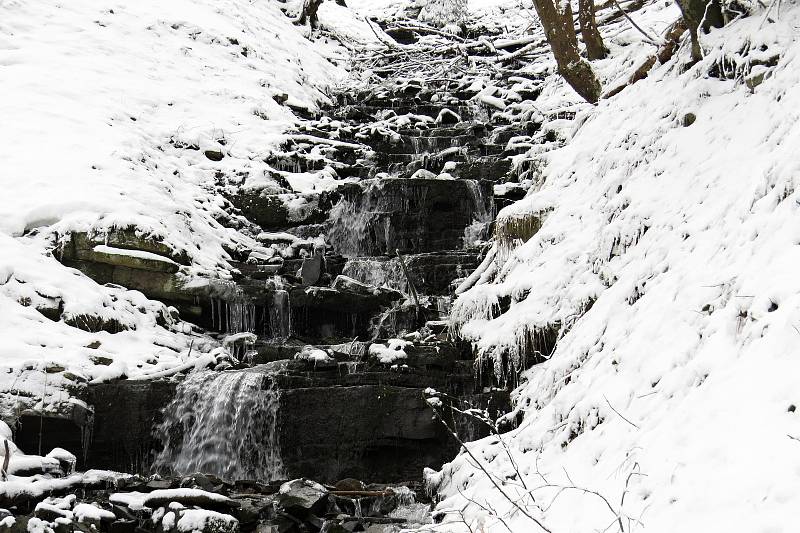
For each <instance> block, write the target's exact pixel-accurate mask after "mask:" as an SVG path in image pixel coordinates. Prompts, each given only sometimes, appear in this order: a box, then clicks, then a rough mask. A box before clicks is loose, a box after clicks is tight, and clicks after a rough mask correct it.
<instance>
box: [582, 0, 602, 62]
mask: <svg viewBox="0 0 800 533" xmlns="http://www.w3.org/2000/svg"><path fill="white" fill-rule="evenodd" d="M578 22H579V23H580V25H581V37H583V44H584V45H586V55H587V56H588V57H589V59H603V58H604V57H606V54H607V53H608V49H606V46H605V44H603V37H601V36H600V31H599V30H598V29H597V20H596V19H595V16H594V0H578Z"/></svg>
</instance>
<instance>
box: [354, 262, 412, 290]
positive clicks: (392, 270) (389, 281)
mask: <svg viewBox="0 0 800 533" xmlns="http://www.w3.org/2000/svg"><path fill="white" fill-rule="evenodd" d="M342 274H344V275H345V276H348V277H351V278H353V279H355V280H358V281H360V282H362V283H366V284H368V285H374V286H376V287H389V288H391V289H395V290H398V291H401V292H406V290H408V280H407V279H406V277H405V274H403V271H402V269H401V268H400V262H399V261H398V260H397V259H381V258H374V257H356V258H353V259H349V260H348V261H347V263H345V265H344V269H343V270H342Z"/></svg>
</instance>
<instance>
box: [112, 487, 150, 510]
mask: <svg viewBox="0 0 800 533" xmlns="http://www.w3.org/2000/svg"><path fill="white" fill-rule="evenodd" d="M147 495H148V493H146V492H138V491H131V492H115V493H114V494H112V495H110V496H109V497H108V501H109V502H111V503H116V504H121V505H124V506H126V507H128V508H129V509H130V510H132V511H140V510H142V509H145V508H146V507H147V506H146V505H145V504H144V501H145V499H146V498H147Z"/></svg>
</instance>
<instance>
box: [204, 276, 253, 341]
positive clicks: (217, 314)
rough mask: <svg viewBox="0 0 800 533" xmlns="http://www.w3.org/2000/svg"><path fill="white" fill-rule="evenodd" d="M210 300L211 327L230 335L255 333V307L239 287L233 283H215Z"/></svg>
mask: <svg viewBox="0 0 800 533" xmlns="http://www.w3.org/2000/svg"><path fill="white" fill-rule="evenodd" d="M210 299H211V327H213V328H215V329H218V330H219V331H221V332H222V333H230V334H236V333H244V332H248V333H253V332H255V330H256V306H255V304H253V302H252V301H251V300H250V299H249V298H247V297H246V295H245V294H244V291H242V289H241V287H239V286H238V285H236V284H235V283H233V282H228V281H216V282H214V284H213V285H212V296H211V298H210Z"/></svg>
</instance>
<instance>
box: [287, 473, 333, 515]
mask: <svg viewBox="0 0 800 533" xmlns="http://www.w3.org/2000/svg"><path fill="white" fill-rule="evenodd" d="M277 498H278V499H277V504H278V505H279V506H280V507H281V508H282V509H284V510H285V511H286V512H288V513H290V514H292V515H294V516H297V517H300V518H305V517H307V516H308V515H309V514H318V513H321V512H322V511H324V510H325V504H326V502H327V499H328V490H327V489H326V488H325V487H323V486H322V485H320V484H319V483H315V482H313V481H310V480H308V479H294V480H292V481H287V482H286V483H284V484H283V485H281V489H280V491H279V492H278V495H277Z"/></svg>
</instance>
